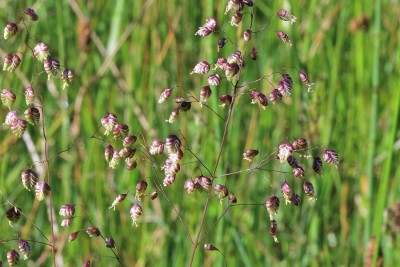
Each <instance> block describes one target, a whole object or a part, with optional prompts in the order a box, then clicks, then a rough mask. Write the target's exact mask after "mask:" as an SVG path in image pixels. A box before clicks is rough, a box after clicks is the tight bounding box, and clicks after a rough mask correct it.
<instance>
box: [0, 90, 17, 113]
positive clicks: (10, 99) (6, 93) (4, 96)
mask: <svg viewBox="0 0 400 267" xmlns="http://www.w3.org/2000/svg"><path fill="white" fill-rule="evenodd" d="M0 99H1V103H3V105H4V106H6V107H7V108H8V109H10V108H11V106H12V105H13V104H14V103H15V100H16V99H17V97H16V95H15V94H14V93H13V92H11V91H10V90H8V89H3V90H1V93H0Z"/></svg>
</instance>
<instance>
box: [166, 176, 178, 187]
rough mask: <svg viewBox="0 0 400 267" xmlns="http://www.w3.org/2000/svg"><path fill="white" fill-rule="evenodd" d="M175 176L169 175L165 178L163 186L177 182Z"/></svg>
mask: <svg viewBox="0 0 400 267" xmlns="http://www.w3.org/2000/svg"><path fill="white" fill-rule="evenodd" d="M175 178H176V176H175V174H167V175H165V177H164V181H163V185H164V186H170V185H172V184H173V183H174V182H175Z"/></svg>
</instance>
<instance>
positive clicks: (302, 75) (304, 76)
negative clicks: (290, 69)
mask: <svg viewBox="0 0 400 267" xmlns="http://www.w3.org/2000/svg"><path fill="white" fill-rule="evenodd" d="M298 74H299V78H300V80H301V81H302V82H303V83H304V84H305V85H306V86H307V91H308V92H309V93H310V92H312V91H313V86H314V83H310V81H309V80H308V76H307V74H306V73H305V72H303V71H299V72H298Z"/></svg>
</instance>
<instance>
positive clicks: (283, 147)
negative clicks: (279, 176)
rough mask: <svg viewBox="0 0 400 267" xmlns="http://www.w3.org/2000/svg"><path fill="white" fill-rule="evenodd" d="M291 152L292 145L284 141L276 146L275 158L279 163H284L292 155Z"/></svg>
mask: <svg viewBox="0 0 400 267" xmlns="http://www.w3.org/2000/svg"><path fill="white" fill-rule="evenodd" d="M292 151H293V145H292V144H291V143H289V142H287V141H285V142H283V143H281V144H280V145H279V146H278V150H277V153H276V156H277V158H278V159H279V160H280V162H281V163H284V162H285V161H287V158H288V157H289V156H290V155H291V154H292Z"/></svg>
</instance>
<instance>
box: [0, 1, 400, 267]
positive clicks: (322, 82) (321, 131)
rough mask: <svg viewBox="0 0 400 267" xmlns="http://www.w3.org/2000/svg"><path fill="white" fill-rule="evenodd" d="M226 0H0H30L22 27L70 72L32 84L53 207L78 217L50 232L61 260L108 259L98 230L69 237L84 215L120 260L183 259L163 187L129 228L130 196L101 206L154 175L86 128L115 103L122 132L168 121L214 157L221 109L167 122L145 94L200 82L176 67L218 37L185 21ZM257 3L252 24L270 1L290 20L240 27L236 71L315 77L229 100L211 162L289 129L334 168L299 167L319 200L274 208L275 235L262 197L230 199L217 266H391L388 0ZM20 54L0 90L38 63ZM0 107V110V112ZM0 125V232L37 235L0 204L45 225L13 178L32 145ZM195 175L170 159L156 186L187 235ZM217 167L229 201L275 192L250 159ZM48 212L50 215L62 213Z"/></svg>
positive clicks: (7, 8)
mask: <svg viewBox="0 0 400 267" xmlns="http://www.w3.org/2000/svg"><path fill="white" fill-rule="evenodd" d="M225 4H226V3H225V1H164V0H156V1H124V0H119V1H116V2H112V1H74V0H71V1H2V2H1V3H0V17H1V22H2V25H5V24H6V23H7V22H8V21H12V20H13V19H14V18H15V16H16V14H21V12H23V10H25V8H26V7H32V8H34V9H35V10H36V11H37V13H38V15H39V18H40V20H39V23H38V24H36V25H32V26H31V27H30V35H31V38H32V40H35V42H36V41H44V42H46V44H47V45H48V46H49V47H50V48H51V51H53V52H54V53H55V54H54V56H55V57H56V58H57V59H59V60H60V62H63V63H64V64H65V65H66V66H68V67H69V68H70V69H73V70H74V73H75V77H76V78H75V80H74V82H73V85H72V86H71V87H69V88H68V89H67V90H65V91H62V90H60V88H59V87H57V86H58V85H57V84H53V83H51V82H50V83H45V82H43V83H40V84H38V87H39V88H40V89H41V92H42V99H43V100H42V101H43V103H45V104H44V109H45V122H46V125H45V126H46V133H47V140H48V145H49V152H48V153H49V158H50V159H51V160H50V162H49V165H50V173H51V179H52V194H53V205H54V207H55V210H56V211H57V210H58V208H59V207H60V206H61V205H62V204H65V203H75V204H77V213H78V215H77V216H78V217H77V218H76V219H75V221H74V224H73V225H72V228H71V229H64V228H61V227H59V226H58V227H56V229H55V231H56V233H57V251H56V258H57V259H58V260H59V261H60V262H63V263H64V264H65V265H66V266H73V265H79V264H82V262H84V261H85V260H88V259H90V260H91V261H92V263H93V264H95V265H96V266H97V265H98V266H112V265H116V264H117V262H116V260H115V259H114V258H112V256H113V254H112V253H110V251H109V249H107V248H106V247H105V246H104V243H103V242H102V241H101V240H97V239H93V238H92V239H90V238H89V237H87V236H85V235H83V234H81V235H80V236H79V237H78V240H76V241H74V242H71V243H69V242H68V236H69V234H70V233H71V232H72V231H76V230H78V229H80V228H85V227H87V226H88V221H87V219H86V218H90V219H91V221H92V222H93V223H94V224H95V225H96V226H99V227H100V230H101V231H102V233H103V234H104V235H106V236H112V237H113V238H114V239H115V241H116V243H117V248H118V252H119V254H120V257H121V259H122V260H123V262H125V263H126V264H127V265H129V266H183V265H185V264H187V262H188V259H189V256H190V251H191V244H190V240H189V239H188V237H187V234H186V231H185V228H184V227H183V225H182V224H181V223H180V221H179V219H178V218H177V216H176V213H175V212H174V211H173V209H172V208H171V205H170V204H169V203H168V202H166V201H165V200H164V199H163V198H159V199H157V200H155V201H152V202H146V204H145V207H144V209H145V210H146V212H145V213H144V214H143V217H144V218H143V221H142V222H141V224H140V227H138V228H136V227H132V223H131V219H130V217H129V215H128V213H127V212H126V210H128V209H129V207H130V203H131V201H132V199H129V201H125V202H126V203H121V206H120V207H119V208H118V209H117V211H115V212H112V211H109V210H108V207H109V206H110V204H111V202H112V201H113V199H114V198H115V196H116V195H118V194H120V193H122V192H124V191H126V189H127V188H133V187H134V186H135V184H136V183H137V181H139V180H140V179H145V178H149V177H153V176H154V172H153V171H152V170H151V168H149V167H148V165H147V164H144V163H143V164H139V167H138V169H137V170H135V171H133V172H128V171H126V170H124V169H123V168H117V169H116V170H109V169H108V168H107V164H106V162H105V161H104V144H103V143H102V142H101V141H99V140H98V139H95V138H91V137H92V136H93V134H94V133H95V132H96V129H97V128H98V127H99V125H100V118H101V117H102V116H104V114H105V113H106V112H112V113H114V114H117V115H118V117H119V119H121V121H124V122H125V123H127V124H129V125H130V126H131V131H132V132H134V133H135V134H137V135H138V136H141V135H143V140H146V142H150V141H151V140H152V139H153V138H155V137H157V136H158V137H165V136H167V135H169V134H171V133H175V134H178V133H177V131H178V129H180V130H181V134H182V135H184V136H185V137H190V138H188V139H187V142H188V145H189V146H190V148H191V149H192V151H193V152H194V153H195V154H196V155H197V156H198V157H199V158H202V159H204V163H205V164H208V165H210V164H212V163H213V162H212V161H211V159H210V157H209V155H215V154H216V151H217V149H218V147H217V146H216V143H215V141H214V140H215V139H218V138H219V137H220V136H221V134H222V129H221V128H218V127H219V126H218V125H219V122H218V120H219V119H218V118H217V117H216V116H215V115H213V114H212V113H211V112H207V111H204V110H203V111H202V112H201V113H200V112H199V113H198V115H197V114H196V115H193V114H194V113H193V114H188V115H185V114H183V116H182V115H181V116H180V118H179V120H178V122H177V123H178V125H176V124H172V125H170V124H166V123H165V119H166V118H167V117H168V115H169V112H170V109H171V106H168V105H162V106H160V105H157V100H158V97H159V95H160V94H161V92H162V91H163V90H164V89H165V88H167V87H171V86H176V85H182V84H184V85H185V89H188V90H189V89H191V88H193V89H192V90H193V91H195V92H197V91H198V90H199V89H200V88H201V86H202V83H201V82H200V79H199V80H196V78H195V79H191V78H190V77H189V73H190V72H191V70H192V68H193V66H194V63H195V62H197V61H199V60H202V59H212V58H217V56H218V55H217V52H216V49H210V47H216V44H215V43H214V41H213V40H215V39H199V38H196V37H195V36H194V33H195V32H196V30H197V27H198V26H200V25H202V24H203V23H204V20H205V19H206V18H209V17H212V16H215V17H216V18H217V19H218V20H219V21H223V18H222V14H223V13H224V9H225ZM256 4H257V8H256V15H255V23H256V25H257V26H256V27H255V28H261V27H262V26H264V25H266V24H267V23H268V22H269V21H270V17H271V16H275V13H276V11H277V10H279V9H280V8H283V7H284V8H286V9H288V10H290V11H291V13H293V14H295V15H296V16H297V18H298V21H297V22H296V24H295V25H294V26H292V27H290V28H287V29H286V28H284V27H285V26H284V25H282V24H281V22H280V21H279V20H278V19H275V18H274V19H272V20H271V21H272V24H271V25H270V27H269V28H268V29H267V30H264V31H262V32H261V33H259V34H257V35H255V36H254V37H253V40H252V42H253V44H254V46H255V47H257V50H258V59H257V66H256V67H254V68H253V69H251V70H249V69H246V71H247V72H251V75H249V76H248V77H247V79H248V80H255V79H257V78H258V77H261V76H262V75H264V74H265V73H270V72H272V71H273V70H276V69H282V68H288V67H298V66H300V67H304V68H306V69H305V70H306V71H307V74H308V75H309V77H310V78H311V79H312V81H313V82H315V83H316V85H315V90H314V93H312V94H307V93H306V90H305V89H304V88H302V89H300V88H301V85H300V82H299V83H297V84H295V86H294V89H293V91H292V96H291V101H290V102H287V103H286V104H284V105H281V106H276V107H268V109H267V110H266V111H261V110H258V109H257V110H256V109H254V107H253V106H252V107H249V104H248V103H246V101H245V100H242V101H239V104H238V106H236V110H235V113H234V117H233V122H232V123H233V125H236V126H237V127H235V128H233V129H231V131H230V134H229V140H231V141H230V143H229V146H228V147H227V150H225V151H224V155H223V157H222V159H223V162H222V163H221V165H220V166H222V167H220V168H221V169H220V170H218V173H225V172H228V171H234V170H239V169H243V168H245V167H246V165H245V163H244V162H243V161H242V159H241V156H242V155H241V154H242V153H243V151H244V150H245V149H246V148H248V147H256V148H258V149H260V150H262V151H264V152H265V154H267V153H268V152H273V151H274V150H275V148H276V145H277V144H279V143H280V142H281V141H282V140H284V139H287V138H293V137H306V138H308V139H309V140H310V141H311V143H315V144H323V145H324V146H326V147H333V148H335V150H336V151H337V152H338V153H339V155H340V157H341V165H340V168H339V171H338V172H336V171H332V170H329V171H325V172H324V174H323V175H322V176H321V177H319V178H317V177H313V178H312V182H313V184H314V186H315V188H316V192H317V197H318V200H317V202H316V203H315V205H308V204H307V203H304V204H303V205H301V206H300V207H299V208H293V207H290V208H287V207H285V208H282V209H280V211H279V216H280V218H281V220H280V222H279V230H278V231H279V232H278V235H279V240H280V243H279V244H276V243H274V242H273V239H272V238H270V236H269V234H268V228H269V220H268V215H267V214H266V212H265V209H263V208H262V207H260V208H258V207H251V206H249V207H246V206H245V207H243V206H242V207H234V208H231V209H230V210H229V211H228V213H227V214H226V215H225V216H224V217H223V219H222V220H221V221H220V222H219V223H218V224H217V225H216V226H215V228H214V230H213V232H212V234H211V235H210V236H209V238H208V239H207V240H205V241H207V242H210V243H212V244H214V245H216V246H217V247H218V248H219V250H221V251H222V252H223V254H224V255H225V258H226V261H227V265H228V266H263V265H265V266H269V265H273V266H299V265H301V266H321V265H322V266H360V265H363V264H364V262H367V263H368V260H370V259H374V260H375V262H377V261H379V260H380V258H381V257H383V260H384V262H385V265H387V266H393V265H394V264H395V263H396V262H399V261H400V256H399V255H398V253H396V251H398V250H399V248H400V244H399V239H398V233H399V228H398V227H399V225H398V224H395V223H393V220H392V218H393V216H394V215H393V213H396V212H390V211H389V212H388V211H387V209H389V208H393V207H394V205H395V203H398V202H399V201H400V200H399V199H398V196H399V193H400V192H399V188H400V179H399V177H400V173H399V172H400V168H398V166H397V164H396V162H399V147H400V145H399V137H400V131H399V127H398V122H399V106H400V91H399V89H398V87H399V85H400V81H399V80H400V78H399V77H400V76H399V68H398V65H399V51H400V47H399V44H400V42H399V41H400V40H399V39H400V37H399V34H398V28H399V26H400V25H399V24H400V20H399V18H398V14H400V5H399V3H398V2H397V1H370V2H368V1H364V2H359V1H344V0H343V1H274V2H273V3H272V2H269V1H257V3H256ZM225 21H226V19H225ZM279 28H281V29H284V30H286V31H287V33H288V34H289V36H290V37H291V39H292V41H293V44H294V45H293V47H291V48H289V47H288V46H285V45H283V44H282V43H281V42H280V40H279V39H278V38H276V33H275V30H277V29H279ZM241 30H244V29H241ZM32 42H34V41H32ZM205 48H206V49H205ZM0 49H1V50H0V55H1V56H2V57H3V56H4V54H5V52H6V50H7V44H6V43H5V41H4V40H1V42H0ZM32 62H33V60H30V59H27V60H24V61H23V64H22V66H21V69H20V72H19V74H17V75H6V74H5V73H3V72H2V73H1V74H0V84H1V88H0V89H3V88H18V89H21V90H22V89H23V88H24V87H25V85H24V82H27V81H29V80H31V79H32V77H25V76H24V73H37V71H36V69H35V68H36V67H35V66H34V64H33V63H32ZM259 86H260V87H262V86H265V87H267V84H261V85H259ZM177 89H178V90H179V88H177ZM181 93H182V94H184V92H183V91H181ZM210 105H211V106H212V107H213V108H215V109H217V105H218V101H217V99H216V98H214V99H212V102H211V103H210ZM0 116H1V118H4V116H5V110H4V109H1V110H0ZM29 134H30V136H31V138H32V140H33V143H34V144H35V148H36V150H37V152H38V155H39V156H40V157H41V159H42V160H43V157H44V156H43V153H44V152H43V136H42V133H41V132H40V131H36V130H32V131H29ZM0 136H1V138H0V189H1V191H2V192H3V193H4V195H3V196H1V197H0V205H1V206H0V216H1V217H0V218H1V219H0V240H5V239H15V238H18V236H15V233H18V232H19V233H21V234H22V235H25V236H29V239H30V240H36V241H41V242H44V241H45V240H43V236H42V235H40V233H39V232H38V231H37V230H36V229H35V228H34V227H33V225H32V224H30V223H25V224H21V226H19V227H21V228H18V230H19V231H16V230H15V229H12V228H10V226H9V225H8V221H7V219H6V218H5V216H4V212H5V210H6V209H8V208H9V206H7V205H6V199H5V197H6V198H7V199H9V200H12V201H14V202H18V203H23V204H24V205H27V207H31V208H30V209H29V208H28V209H27V210H26V211H27V212H28V211H29V213H28V214H27V215H28V218H29V220H31V221H34V222H35V224H36V225H38V226H39V227H40V229H41V230H42V231H43V232H44V234H45V235H46V236H50V224H49V218H48V215H47V210H46V207H45V205H44V204H42V203H41V204H39V203H38V202H37V201H36V200H33V196H32V195H31V194H26V192H25V191H23V189H22V187H20V186H19V185H20V173H21V171H22V170H23V169H25V168H27V167H29V166H31V165H32V157H31V154H30V153H29V152H27V147H26V144H25V142H24V141H23V140H22V139H17V138H15V137H14V136H13V135H12V134H10V132H9V131H8V130H6V129H5V127H3V126H1V131H0ZM143 140H140V141H142V142H143ZM236 140H237V141H236ZM243 144H245V146H243ZM148 145H149V143H148ZM60 152H62V153H60ZM208 159H210V161H208ZM160 163H161V162H160ZM187 164H190V163H189V162H188V163H187ZM275 168H277V166H275ZM187 170H192V168H191V167H189V168H187ZM197 174H198V173H197V172H196V173H195V172H184V171H183V172H181V173H180V176H181V177H179V176H178V178H177V180H178V181H177V182H176V184H174V186H173V188H171V189H168V190H167V194H168V198H169V199H170V201H171V202H172V203H174V205H175V207H176V209H177V210H179V211H190V212H187V213H186V212H185V213H181V216H182V219H183V220H184V221H185V222H186V225H187V227H188V228H189V229H190V230H191V231H192V232H194V231H195V230H196V227H197V226H198V222H199V220H200V217H201V213H202V210H203V206H204V203H203V202H204V199H205V194H206V193H203V194H202V193H196V194H195V195H194V196H191V197H188V196H187V194H186V192H185V191H184V190H183V186H182V185H183V181H185V180H186V178H184V177H186V176H187V178H189V177H194V176H196V175H197ZM229 179H236V180H237V187H236V188H235V193H236V195H237V198H238V199H239V200H246V203H259V202H260V199H261V200H266V199H267V198H268V197H269V196H270V195H272V194H273V193H276V192H274V191H273V190H274V189H275V188H279V187H277V185H279V184H280V183H281V182H282V180H283V179H284V177H282V174H279V173H275V172H265V173H260V172H258V173H255V174H253V175H249V174H248V173H247V174H241V175H237V176H234V177H231V178H229ZM270 183H272V184H273V185H274V186H273V187H271V185H270ZM17 185H18V186H17ZM150 186H151V185H150ZM297 191H299V190H297ZM385 210H386V212H385ZM223 211H224V209H223V206H219V205H213V206H212V207H211V209H210V210H209V215H210V216H209V218H208V220H207V224H208V225H206V228H208V227H210V226H211V224H212V223H213V222H215V220H216V219H217V218H218V217H219V216H220V214H221V213H222V212H223ZM385 214H386V216H385ZM79 216H81V219H80V217H79ZM397 216H399V215H397ZM25 222H26V220H25ZM56 222H57V225H60V222H61V219H60V218H59V216H57V217H56ZM387 225H389V227H387ZM15 246H16V245H15V243H12V242H6V243H3V242H1V243H0V260H2V261H3V262H6V258H5V257H6V253H7V251H8V250H9V249H10V248H12V247H15ZM31 248H32V259H33V260H34V261H36V264H43V265H48V266H50V265H51V264H52V261H51V251H50V250H49V249H48V248H47V247H46V246H43V245H40V244H37V243H32V244H31ZM223 264H224V259H223V258H222V257H221V255H220V254H218V253H212V252H211V253H210V252H207V253H206V252H204V251H202V250H199V251H198V252H197V254H196V257H195V262H194V266H212V265H213V266H222V265H223ZM371 266H372V265H371Z"/></svg>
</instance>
